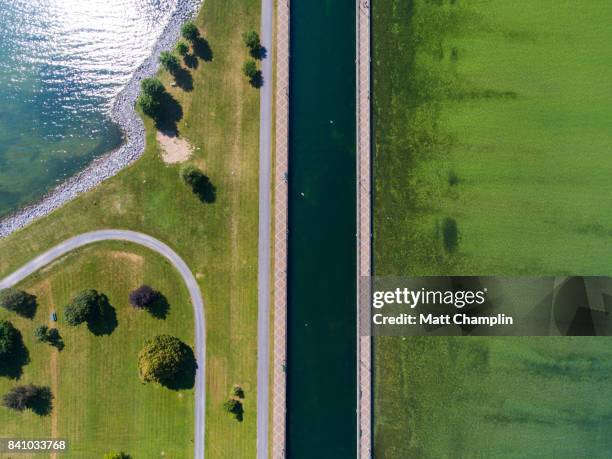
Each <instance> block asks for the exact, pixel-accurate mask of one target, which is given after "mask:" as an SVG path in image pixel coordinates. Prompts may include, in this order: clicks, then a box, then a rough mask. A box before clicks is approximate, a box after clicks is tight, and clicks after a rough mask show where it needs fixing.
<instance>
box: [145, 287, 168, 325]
mask: <svg viewBox="0 0 612 459" xmlns="http://www.w3.org/2000/svg"><path fill="white" fill-rule="evenodd" d="M169 310H170V303H168V299H167V298H166V297H165V296H164V294H163V293H161V292H156V298H155V300H154V301H153V303H152V304H151V306H149V308H148V311H149V314H151V315H152V316H153V317H155V318H156V319H161V320H164V319H165V318H166V317H168V311H169Z"/></svg>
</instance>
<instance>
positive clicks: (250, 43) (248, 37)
mask: <svg viewBox="0 0 612 459" xmlns="http://www.w3.org/2000/svg"><path fill="white" fill-rule="evenodd" d="M242 40H243V41H244V44H245V45H246V47H247V48H249V50H250V51H251V54H255V53H257V52H258V51H259V48H260V47H261V44H260V41H259V34H258V33H257V32H255V31H254V30H251V31H249V32H245V33H243V34H242Z"/></svg>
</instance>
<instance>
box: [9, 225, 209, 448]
mask: <svg viewBox="0 0 612 459" xmlns="http://www.w3.org/2000/svg"><path fill="white" fill-rule="evenodd" d="M101 241H127V242H132V243H134V244H138V245H142V246H144V247H146V248H148V249H150V250H153V251H154V252H157V253H158V254H160V255H162V256H163V257H165V258H166V259H168V261H169V262H170V263H171V264H172V266H174V267H175V268H176V270H177V271H178V272H179V274H180V275H181V277H182V278H183V281H184V282H185V285H186V286H187V290H188V291H189V295H190V296H191V304H192V306H193V316H194V320H195V356H196V361H197V362H198V369H197V371H196V378H195V438H194V458H195V459H204V434H205V431H204V425H205V424H204V421H205V415H206V358H205V357H206V324H205V322H204V300H203V299H202V293H201V292H200V287H199V286H198V282H197V281H196V279H195V277H193V274H192V273H191V270H190V269H189V267H188V266H187V264H186V263H185V262H184V261H183V259H182V258H181V257H180V256H179V255H178V254H177V253H176V252H175V251H174V250H172V249H171V248H170V247H168V246H167V245H166V244H164V243H163V242H161V241H158V240H157V239H154V238H152V237H151V236H147V235H146V234H142V233H136V232H134V231H124V230H100V231H92V232H91V233H83V234H80V235H78V236H75V237H73V238H72V239H68V240H67V241H64V242H62V243H60V244H58V245H56V246H55V247H53V248H51V249H49V250H47V251H46V252H45V253H43V254H42V255H39V256H38V257H36V258H34V259H33V260H31V261H30V262H28V263H26V264H25V265H24V266H22V267H21V268H19V269H18V270H17V271H15V272H14V273H13V274H11V275H9V276H7V277H5V278H4V279H2V280H0V289H3V288H8V287H12V286H14V285H16V284H18V283H19V282H21V281H22V280H24V279H25V278H26V277H28V276H30V275H31V274H33V273H35V272H36V271H38V270H39V269H41V268H42V267H44V266H46V265H48V264H49V263H51V262H53V261H55V260H57V259H58V258H60V257H62V256H64V255H65V254H67V253H68V252H71V251H72V250H75V249H78V248H79V247H83V246H85V245H89V244H92V243H94V242H101Z"/></svg>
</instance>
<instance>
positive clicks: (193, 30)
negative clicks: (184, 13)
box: [181, 21, 200, 43]
mask: <svg viewBox="0 0 612 459" xmlns="http://www.w3.org/2000/svg"><path fill="white" fill-rule="evenodd" d="M181 36H182V37H183V38H184V39H185V40H189V41H190V42H192V43H193V42H194V41H196V40H197V39H198V37H199V36H200V31H199V30H198V26H196V25H195V23H194V22H193V21H187V22H185V23H184V24H183V25H182V26H181Z"/></svg>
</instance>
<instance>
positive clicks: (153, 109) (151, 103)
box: [136, 92, 161, 118]
mask: <svg viewBox="0 0 612 459" xmlns="http://www.w3.org/2000/svg"><path fill="white" fill-rule="evenodd" d="M136 104H137V105H138V107H140V109H141V110H142V112H143V113H144V114H145V115H147V116H150V117H151V118H156V117H157V116H158V115H159V112H160V109H161V104H160V103H159V101H158V100H157V99H155V98H154V97H152V96H151V95H150V94H146V93H144V92H142V93H140V95H139V96H138V99H136Z"/></svg>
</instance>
